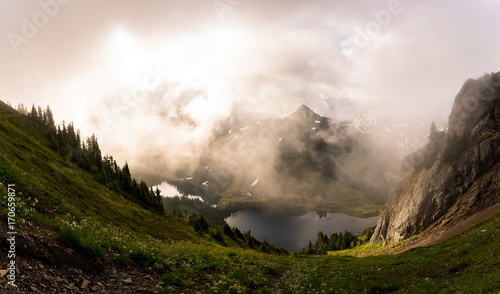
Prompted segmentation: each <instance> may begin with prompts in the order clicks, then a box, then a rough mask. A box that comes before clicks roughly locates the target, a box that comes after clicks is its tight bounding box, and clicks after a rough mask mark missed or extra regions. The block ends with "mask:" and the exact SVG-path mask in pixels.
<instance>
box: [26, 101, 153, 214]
mask: <svg viewBox="0 0 500 294" xmlns="http://www.w3.org/2000/svg"><path fill="white" fill-rule="evenodd" d="M17 110H18V112H19V113H23V114H26V115H27V116H28V117H29V118H30V119H32V120H33V121H35V122H36V123H38V124H39V125H41V126H43V127H44V129H45V133H46V134H45V135H46V137H47V139H48V141H49V147H50V148H51V149H52V150H54V151H56V152H58V153H59V154H60V155H61V156H62V157H64V158H65V159H66V161H68V162H70V163H72V164H74V165H76V166H78V167H79V168H81V169H83V170H85V171H87V172H89V173H90V174H91V175H93V176H94V178H95V179H96V180H97V181H98V182H99V183H101V184H103V185H105V186H107V187H108V188H109V189H111V190H113V191H115V192H117V193H119V194H121V195H123V196H125V197H127V198H129V199H131V200H133V201H136V202H138V203H141V204H143V205H144V206H146V207H149V208H151V209H152V210H156V211H163V203H162V197H161V194H160V190H159V189H158V188H156V190H153V188H148V185H147V184H146V182H144V181H142V180H141V181H140V182H139V181H137V180H136V179H134V178H132V175H131V173H130V168H129V166H128V163H127V162H125V164H124V166H123V167H120V166H118V164H117V163H116V160H114V159H113V156H110V155H105V156H102V153H101V149H100V148H99V143H98V141H97V137H96V136H95V135H94V134H92V135H91V136H90V137H88V138H86V139H85V140H82V139H81V136H80V131H79V130H75V127H74V125H73V123H72V122H70V123H69V124H68V125H67V126H66V124H65V122H63V123H62V124H57V125H56V124H55V122H54V117H53V114H52V110H51V109H50V107H49V106H47V108H46V109H45V110H44V109H42V108H41V107H40V106H38V107H35V105H33V106H32V108H31V111H27V109H26V108H25V107H24V105H18V109H17Z"/></svg>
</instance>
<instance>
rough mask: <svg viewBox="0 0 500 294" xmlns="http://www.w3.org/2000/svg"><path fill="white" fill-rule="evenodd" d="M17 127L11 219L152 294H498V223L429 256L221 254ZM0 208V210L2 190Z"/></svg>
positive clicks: (6, 159)
mask: <svg viewBox="0 0 500 294" xmlns="http://www.w3.org/2000/svg"><path fill="white" fill-rule="evenodd" d="M0 106H1V105H0ZM0 113H1V108H0ZM26 119H27V118H25V117H22V116H20V115H0V150H1V151H2V152H1V154H0V180H1V182H2V183H3V184H4V185H6V184H8V183H16V188H17V191H18V211H19V212H20V213H21V214H22V215H23V216H24V217H25V218H26V219H28V220H29V219H36V220H42V221H43V222H44V223H46V224H49V225H51V226H52V227H54V228H56V229H59V230H62V231H64V230H71V231H73V232H76V234H78V236H83V237H82V239H83V241H82V242H83V243H85V242H86V240H87V241H88V240H89V239H92V240H94V242H97V243H98V244H101V245H102V246H101V245H98V246H100V247H101V250H104V253H105V254H106V253H108V252H117V253H119V254H120V258H121V259H123V260H127V259H128V258H134V259H137V260H140V261H143V262H145V263H147V264H150V265H151V266H153V268H155V269H157V270H158V271H160V272H162V273H163V274H164V275H163V278H162V283H163V288H162V290H161V291H162V292H172V291H173V292H177V291H186V292H193V289H194V290H196V291H200V292H202V293H221V292H226V291H227V290H229V291H230V293H245V292H250V291H252V292H254V293H279V292H282V293H335V292H337V293H387V292H392V291H395V292H405V293H406V292H413V293H455V292H456V293H458V291H460V292H461V293H498V291H500V218H498V217H497V218H495V219H491V220H489V221H487V222H485V223H482V224H479V225H477V226H476V227H475V228H473V229H471V230H469V231H467V232H466V233H464V234H462V235H460V236H458V237H456V238H453V239H451V240H449V241H446V242H444V243H442V244H439V245H437V246H432V247H428V248H419V249H414V250H410V251H407V252H404V253H401V254H398V255H379V256H369V257H363V258H358V257H352V256H342V255H346V254H351V253H352V251H351V252H340V253H339V256H336V254H334V256H287V257H284V256H276V255H266V254H262V253H257V252H255V251H251V250H246V249H241V248H235V247H223V246H220V245H216V244H214V243H210V242H209V241H206V240H205V239H203V238H201V237H200V236H199V235H198V234H196V233H194V231H193V230H192V229H191V228H190V227H188V226H187V225H185V223H184V221H183V220H181V219H179V218H177V217H175V216H173V215H171V214H166V215H165V216H161V215H157V214H153V213H151V212H148V211H146V210H145V209H144V208H142V207H140V206H139V205H137V204H135V203H133V202H131V201H129V200H127V199H124V198H122V197H121V196H120V195H117V194H116V193H113V192H111V191H109V190H108V189H107V188H105V187H103V186H101V185H99V184H98V183H96V182H95V181H93V179H92V178H91V177H90V176H89V175H87V174H86V173H85V172H83V171H81V170H78V169H76V168H74V167H72V166H71V164H69V163H67V162H65V161H64V159H62V158H60V157H59V156H58V155H56V154H55V153H54V152H52V151H51V150H48V149H47V148H46V147H44V139H43V138H40V137H39V136H38V135H37V129H36V125H35V126H34V125H32V124H31V123H30V121H28V120H26ZM16 125H17V126H22V129H19V128H17V127H16ZM20 192H22V194H21V193H20ZM0 198H1V203H2V207H5V206H4V203H6V190H5V188H4V187H0ZM34 199H37V200H34ZM2 210H3V212H4V213H5V210H4V209H2ZM148 235H149V236H152V237H153V238H151V237H149V236H148ZM166 241H167V242H166ZM89 242H90V241H89ZM94 246H95V244H94ZM374 246H379V245H374ZM102 248H108V249H102ZM357 250H358V251H359V249H357ZM363 250H366V251H370V250H371V249H370V248H364V249H363Z"/></svg>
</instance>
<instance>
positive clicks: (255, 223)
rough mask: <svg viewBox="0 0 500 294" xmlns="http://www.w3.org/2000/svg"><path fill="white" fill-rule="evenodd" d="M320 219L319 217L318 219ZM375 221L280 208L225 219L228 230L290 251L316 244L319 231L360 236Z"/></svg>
mask: <svg viewBox="0 0 500 294" xmlns="http://www.w3.org/2000/svg"><path fill="white" fill-rule="evenodd" d="M320 215H321V217H320ZM377 219H378V217H370V218H357V217H352V216H348V215H344V214H340V213H326V214H325V213H318V212H316V211H296V210H285V209H283V208H280V209H277V208H269V207H267V208H247V209H243V210H240V211H238V212H235V213H233V214H232V215H231V216H230V217H228V218H227V219H226V221H227V223H228V224H229V225H230V226H233V227H237V228H238V229H240V230H242V231H248V230H251V231H252V235H253V236H255V237H256V238H257V239H259V240H263V239H266V240H267V241H268V242H270V243H272V244H274V245H276V246H280V247H284V248H287V249H290V250H294V251H295V250H300V249H302V248H305V247H307V244H308V243H309V241H312V242H313V243H314V241H315V240H316V236H317V233H318V231H323V233H324V234H327V235H330V234H332V233H341V232H342V233H343V232H344V231H345V230H347V231H348V232H351V233H352V234H355V235H357V234H359V233H361V232H362V231H363V230H364V229H366V228H368V227H372V226H375V225H376V224H377Z"/></svg>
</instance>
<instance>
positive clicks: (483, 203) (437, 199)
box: [371, 72, 500, 243]
mask: <svg viewBox="0 0 500 294" xmlns="http://www.w3.org/2000/svg"><path fill="white" fill-rule="evenodd" d="M402 172H403V173H404V176H403V179H402V180H401V181H400V182H399V183H398V184H396V185H395V187H394V188H393V189H392V190H391V192H390V196H389V201H388V203H387V204H386V207H385V208H384V210H383V211H382V213H381V215H380V218H379V221H378V223H377V227H376V229H375V233H374V234H373V236H372V239H371V242H388V243H394V242H398V241H401V240H403V239H406V238H409V237H411V236H414V235H416V234H419V233H421V232H423V231H425V230H428V229H431V228H436V227H441V228H444V229H449V228H451V227H452V226H453V225H456V224H459V223H460V222H462V221H463V220H465V219H467V218H470V217H471V216H473V215H475V214H478V213H480V212H481V211H484V210H486V209H488V208H489V207H491V206H493V205H495V204H497V206H498V204H499V203H500V72H499V73H496V74H486V75H484V76H483V77H481V78H479V79H477V80H473V79H469V80H467V81H466V82H465V83H464V85H463V87H462V89H461V90H460V92H459V93H458V95H457V96H456V98H455V102H454V105H453V108H452V111H451V114H450V117H449V127H448V130H447V132H446V133H444V132H438V131H437V130H435V128H431V134H430V138H429V143H428V144H427V145H426V146H425V147H424V148H422V149H421V150H419V151H417V152H415V153H413V154H411V155H409V156H408V157H407V158H406V159H405V160H404V161H403V165H402Z"/></svg>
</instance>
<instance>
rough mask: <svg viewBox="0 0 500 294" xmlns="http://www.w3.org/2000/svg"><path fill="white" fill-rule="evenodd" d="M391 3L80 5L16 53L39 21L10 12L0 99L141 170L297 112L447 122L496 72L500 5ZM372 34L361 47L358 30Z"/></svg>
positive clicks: (12, 7) (2, 14)
mask: <svg viewBox="0 0 500 294" xmlns="http://www.w3.org/2000/svg"><path fill="white" fill-rule="evenodd" d="M53 1H56V0H53ZM46 2H47V3H49V2H50V1H48V0H47V1H46ZM393 2H394V1H368V0H363V1H351V2H349V3H338V2H332V1H326V0H317V1H299V0H291V1H263V0H261V1H257V0H253V1H249V0H247V1H241V3H240V4H239V5H235V6H234V7H233V9H231V10H230V11H228V12H227V13H226V15H225V16H226V17H224V20H221V19H220V17H219V15H218V12H217V11H216V10H215V8H214V7H213V2H212V1H195V0H186V1H160V0H151V1H142V2H137V1H132V0H127V1H123V0H120V1H118V0H112V1H106V3H103V2H102V1H97V0H92V1H78V0H73V1H69V3H68V4H64V5H62V4H61V5H60V7H59V10H58V11H57V13H56V14H55V15H54V16H53V17H51V18H50V20H49V21H48V23H47V24H46V25H45V26H43V27H40V28H39V29H38V32H37V33H36V35H35V36H34V37H33V38H29V42H28V43H26V44H22V45H20V46H19V52H18V53H15V51H14V50H13V48H12V46H11V44H10V42H9V39H8V38H7V35H8V34H9V33H10V32H14V33H17V34H22V28H23V18H26V19H28V20H32V19H33V16H34V15H35V14H36V13H37V12H39V11H43V10H41V9H42V8H41V6H40V4H39V2H30V3H29V4H21V3H17V2H16V3H14V2H11V1H10V2H2V4H0V5H1V6H2V7H1V8H2V9H0V19H1V20H2V26H0V35H2V36H5V37H4V38H2V39H1V40H0V63H1V64H2V68H1V69H0V99H3V100H10V101H11V102H13V103H14V104H16V103H19V102H23V103H25V104H31V103H35V104H41V105H46V104H50V105H51V108H52V109H53V110H54V114H55V116H56V119H57V120H63V119H64V120H66V121H71V120H74V121H75V125H76V126H77V127H79V128H80V129H82V132H83V133H84V134H87V135H88V134H90V133H92V132H95V133H98V134H99V135H100V142H101V145H102V147H103V149H104V151H105V152H109V153H111V154H113V155H115V156H116V157H118V158H120V160H121V161H124V160H125V159H129V160H131V161H135V162H137V164H138V165H140V164H141V163H140V160H143V159H140V158H142V157H141V156H137V157H136V156H134V155H138V154H150V155H151V154H161V153H168V155H169V156H171V160H169V162H168V163H165V164H171V165H176V164H177V161H178V162H181V161H182V160H180V159H181V158H184V157H183V155H182V154H184V155H185V157H187V156H189V155H192V156H193V157H196V156H197V155H199V154H200V153H201V152H202V149H203V148H202V147H203V146H204V145H205V144H206V143H207V140H209V139H210V136H211V134H212V130H213V129H214V128H219V127H226V126H228V125H229V124H230V123H231V124H236V125H239V126H243V125H245V124H246V123H248V122H249V121H251V120H254V119H259V118H263V117H276V116H277V117H283V116H285V115H287V114H289V113H291V112H292V111H293V110H295V109H296V108H297V106H298V105H300V104H307V105H309V106H310V107H311V108H312V109H313V110H315V111H316V112H318V113H320V114H321V115H323V116H329V117H334V118H337V119H352V118H355V117H357V116H358V115H360V114H363V113H366V112H368V111H372V112H376V113H380V114H384V115H385V116H386V117H388V118H390V119H393V120H395V121H398V122H399V121H408V120H416V119H420V118H421V117H423V116H426V117H427V118H428V120H442V121H445V120H446V115H445V113H446V112H447V110H449V109H450V108H451V104H452V101H453V98H454V96H455V94H456V92H457V91H458V89H459V88H460V86H461V85H462V83H463V82H464V81H465V80H466V79H467V78H469V77H478V76H481V75H482V74H483V73H484V72H490V71H497V70H498V69H499V68H500V61H499V60H498V58H496V56H497V52H499V49H500V40H498V38H493V37H492V36H495V35H496V33H497V32H496V31H497V28H498V27H499V25H500V23H499V22H500V20H499V19H498V17H497V15H498V13H499V12H500V5H499V4H497V3H496V2H494V1H483V2H480V3H470V2H468V1H453V2H452V1H434V2H432V3H430V2H423V1H404V0H401V1H399V6H398V7H399V8H400V9H398V10H397V11H399V12H398V13H392V14H389V17H390V19H388V18H387V14H383V13H382V14H381V11H386V10H387V11H389V7H390V5H391V4H390V3H393ZM44 3H45V2H44ZM51 3H53V2H51ZM380 15H385V16H386V18H385V20H384V19H382V20H381V19H380ZM377 24H378V26H379V27H378V30H375V31H373V32H376V33H373V32H371V35H370V42H369V44H368V45H367V46H364V47H363V48H357V47H356V46H355V45H356V44H355V39H356V37H357V34H358V33H359V31H361V32H363V33H365V34H369V33H370V31H367V28H369V27H370V25H371V26H372V27H373V26H374V25H375V26H376V25H377ZM158 68H159V69H158ZM151 69H152V70H153V71H157V72H158V71H159V73H158V75H161V78H160V81H158V79H155V78H154V74H153V75H152V74H151ZM145 81H146V83H145ZM123 138H127V139H126V143H123ZM145 142H150V143H148V144H145ZM193 142H196V143H193ZM167 149H168V150H171V152H167V151H166V150H167ZM175 154H177V155H179V156H175ZM134 158H136V159H134ZM176 158H178V159H179V160H176ZM151 162H152V164H153V165H154V166H155V168H158V169H159V168H161V166H160V165H161V164H163V163H161V164H160V163H155V162H154V160H151Z"/></svg>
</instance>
